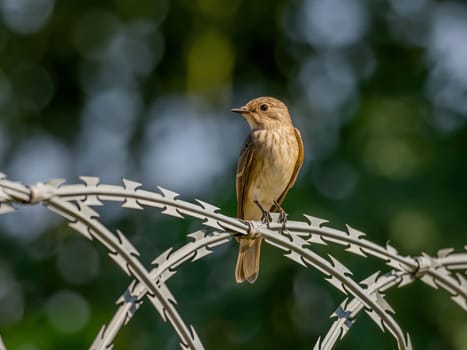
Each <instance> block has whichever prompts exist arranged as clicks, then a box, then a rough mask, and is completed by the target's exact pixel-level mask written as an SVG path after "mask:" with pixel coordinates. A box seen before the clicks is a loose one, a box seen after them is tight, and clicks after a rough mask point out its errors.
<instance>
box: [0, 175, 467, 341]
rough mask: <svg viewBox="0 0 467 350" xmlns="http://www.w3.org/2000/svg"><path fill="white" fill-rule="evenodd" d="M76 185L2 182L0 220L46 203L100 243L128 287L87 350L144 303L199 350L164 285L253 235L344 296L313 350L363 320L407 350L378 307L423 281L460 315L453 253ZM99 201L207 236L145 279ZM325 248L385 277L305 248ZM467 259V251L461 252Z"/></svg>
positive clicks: (463, 262) (127, 188)
mask: <svg viewBox="0 0 467 350" xmlns="http://www.w3.org/2000/svg"><path fill="white" fill-rule="evenodd" d="M80 179H81V180H82V181H83V183H82V184H71V185H67V184H64V181H63V180H52V181H49V182H48V183H37V184H35V185H32V186H25V185H23V184H21V183H18V182H13V181H10V180H8V179H7V178H6V176H5V175H4V174H2V173H0V214H7V213H9V212H11V211H14V210H15V208H14V206H13V205H14V203H23V204H35V203H43V204H44V205H45V206H46V207H48V208H49V209H50V210H52V211H54V212H56V213H57V214H59V215H61V216H62V217H64V218H65V219H67V220H68V221H69V226H70V227H71V228H73V229H74V230H76V231H77V232H79V233H80V234H82V235H84V236H85V237H86V238H88V239H90V240H93V239H95V240H97V241H98V242H100V243H101V244H102V245H103V246H104V247H105V248H106V249H107V250H108V252H109V256H110V257H111V258H112V259H113V261H114V262H115V263H116V264H117V265H118V266H119V267H120V268H121V269H122V270H123V271H125V273H126V274H127V275H129V276H132V277H133V278H134V280H133V281H132V282H131V283H130V285H129V286H128V288H127V289H126V290H125V292H124V293H123V294H122V296H121V297H120V298H119V299H118V300H117V305H119V307H118V309H117V311H116V313H115V314H114V316H113V318H112V320H111V321H110V322H109V323H108V325H107V326H103V327H102V328H101V329H100V331H99V332H98V334H97V336H96V337H95V339H94V342H93V343H92V345H91V347H90V349H93V350H98V349H109V348H111V347H112V346H113V341H114V339H115V336H116V335H117V334H118V332H119V331H120V329H121V328H122V327H123V326H124V325H125V324H127V323H128V322H129V321H130V320H131V318H132V317H133V316H134V314H135V313H136V311H137V310H138V308H139V306H140V305H141V303H142V302H143V300H144V298H148V299H149V301H150V303H151V304H152V306H153V307H154V308H155V309H156V311H157V312H158V313H159V315H160V316H161V318H162V320H163V321H168V322H169V323H170V324H171V325H172V327H173V329H174V331H175V332H176V333H177V335H178V336H179V338H180V346H181V347H182V348H186V349H203V345H202V343H201V341H200V339H199V338H198V336H197V334H196V332H195V330H194V328H193V327H192V326H187V325H186V323H185V322H184V321H183V320H182V318H181V317H180V315H179V314H178V311H177V310H176V308H175V305H176V299H175V298H174V296H173V295H172V294H171V292H170V290H169V289H168V287H167V285H166V282H167V280H168V279H169V278H170V277H172V276H173V275H174V274H175V273H176V270H177V268H179V267H180V266H182V265H183V264H184V263H186V262H193V261H196V260H198V259H201V258H203V257H204V256H206V255H209V254H210V253H211V252H212V250H211V249H212V248H214V247H216V246H219V245H222V244H226V243H227V242H229V241H230V238H231V237H232V236H234V235H247V234H259V235H262V236H263V237H264V238H265V241H266V242H267V243H269V244H271V245H273V246H275V247H277V248H279V249H281V250H283V251H285V253H284V255H285V256H286V257H287V258H289V259H291V260H293V261H295V262H296V263H298V264H300V265H302V266H305V267H308V266H312V267H314V268H315V269H316V270H318V271H320V272H321V273H323V274H324V276H325V277H324V278H325V280H326V281H328V282H329V283H330V284H331V285H332V286H333V287H335V288H336V289H338V290H339V291H340V292H342V293H343V294H345V295H346V299H345V300H344V301H343V302H342V303H341V304H340V305H339V307H338V308H337V309H336V310H335V312H334V313H333V315H331V317H332V318H335V320H334V322H333V323H332V324H331V327H330V328H329V330H328V332H327V333H326V335H325V336H324V337H323V338H318V340H317V342H316V343H315V347H314V349H315V350H322V349H332V348H333V347H334V345H335V344H336V343H337V342H338V341H339V340H341V339H342V338H343V337H344V336H345V334H347V332H348V330H349V329H350V327H351V326H352V324H353V320H354V319H355V318H356V317H357V315H358V314H359V313H360V311H361V310H364V311H365V312H366V313H367V314H368V315H369V316H370V318H371V319H372V320H373V321H374V322H375V323H376V324H377V325H378V327H379V328H380V329H381V330H382V331H385V330H388V331H389V332H390V333H391V334H392V336H393V337H394V338H395V340H396V342H397V345H398V348H399V349H412V344H411V342H410V338H409V336H408V334H407V333H404V332H403V331H402V329H401V328H400V326H399V324H398V323H397V322H396V321H395V319H394V317H393V315H394V310H393V309H392V307H391V306H390V304H389V303H388V302H387V301H386V300H385V299H384V295H385V292H386V291H387V290H389V289H390V288H393V287H398V288H400V287H403V286H405V285H407V284H410V283H412V282H413V281H415V280H417V279H420V280H421V281H423V282H424V283H425V284H428V285H429V286H431V287H433V288H435V289H438V288H441V289H444V290H446V291H447V292H448V293H449V294H450V296H451V299H452V300H453V301H454V302H456V303H457V304H458V305H459V306H460V307H461V308H463V309H464V310H467V280H466V279H465V277H464V276H462V274H461V273H459V271H462V270H464V272H467V253H465V252H461V253H459V252H457V253H456V252H454V250H453V249H451V248H445V249H441V250H439V251H438V255H437V256H436V257H431V256H429V255H427V254H422V255H420V256H418V257H410V256H401V255H400V254H398V252H397V250H396V249H395V248H394V247H392V246H391V245H389V244H386V245H385V246H380V245H377V244H375V243H373V242H371V241H368V240H366V239H365V238H364V236H365V234H364V233H363V232H360V231H358V230H355V229H353V228H352V227H350V226H347V227H346V230H344V231H341V230H337V229H334V228H331V227H328V226H326V224H327V223H328V221H327V220H324V219H320V218H316V217H313V216H309V215H305V218H306V221H305V222H301V221H287V225H286V230H284V231H282V223H279V222H278V219H277V216H274V217H273V221H272V222H271V223H270V224H269V225H265V224H262V223H259V222H245V221H242V220H239V219H237V218H232V217H229V216H226V215H223V214H221V213H219V212H218V211H219V208H217V207H215V206H213V205H211V204H209V203H206V202H203V201H200V200H196V202H197V203H196V204H195V203H190V202H187V201H183V200H181V199H179V198H178V196H179V195H178V194H177V193H175V192H172V191H169V190H166V189H164V188H160V187H159V193H158V192H152V191H147V190H143V189H141V186H142V184H140V183H138V182H134V181H130V180H127V179H123V181H122V185H120V186H119V185H106V184H100V183H99V179H98V178H96V177H81V178H80ZM106 201H117V202H121V203H122V204H121V206H122V207H123V208H129V209H137V210H142V209H144V208H145V207H154V208H159V209H160V210H161V212H162V213H163V214H166V215H170V216H173V217H177V218H184V217H185V216H190V217H194V218H197V219H200V220H201V221H202V223H203V224H204V225H205V226H207V228H206V229H204V230H198V231H196V232H193V233H191V234H189V235H188V237H190V239H191V241H190V242H189V243H187V244H185V245H184V246H182V247H181V248H179V249H177V250H173V249H172V248H171V249H169V250H167V251H166V252H164V253H163V254H161V255H160V256H159V257H157V258H156V259H155V260H154V261H153V268H152V269H151V270H150V271H148V270H147V269H146V268H145V267H144V266H143V264H142V263H141V262H140V260H139V252H138V251H137V250H136V249H135V247H134V246H133V245H132V244H131V243H130V242H129V241H128V240H127V239H126V237H125V235H124V234H123V233H122V232H120V231H118V230H117V231H116V232H115V233H112V231H111V230H109V229H108V228H107V227H106V226H105V225H103V224H102V223H101V222H100V221H99V220H98V218H99V213H98V212H97V211H96V210H94V209H93V208H94V207H99V206H102V205H104V202H106ZM329 243H331V244H332V243H333V244H337V245H340V246H344V247H345V248H344V249H345V250H346V251H347V252H350V253H353V254H356V255H359V256H362V257H367V256H373V257H376V258H378V259H381V260H383V261H384V262H385V264H386V265H387V266H388V267H390V268H391V270H390V271H389V272H388V273H386V274H383V275H381V273H380V272H379V271H377V272H375V273H373V274H372V275H371V276H369V277H368V278H366V279H365V280H363V281H360V282H356V281H354V280H353V279H352V278H351V277H350V276H351V275H352V273H351V271H350V270H349V269H348V268H347V267H346V266H344V265H343V264H342V263H341V262H340V261H338V260H337V259H336V258H334V257H333V256H332V255H329V256H328V257H327V258H323V257H322V256H320V255H318V254H317V253H315V252H314V251H312V250H311V249H310V246H311V245H312V244H321V245H327V244H329ZM466 249H467V246H466ZM349 297H352V299H351V300H350V301H349Z"/></svg>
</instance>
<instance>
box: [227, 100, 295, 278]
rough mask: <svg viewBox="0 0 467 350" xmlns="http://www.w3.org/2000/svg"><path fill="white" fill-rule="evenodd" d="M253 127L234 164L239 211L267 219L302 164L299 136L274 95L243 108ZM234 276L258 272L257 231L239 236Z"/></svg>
mask: <svg viewBox="0 0 467 350" xmlns="http://www.w3.org/2000/svg"><path fill="white" fill-rule="evenodd" d="M232 112H236V113H241V114H242V115H243V117H244V118H245V119H246V121H247V122H248V125H249V126H250V129H251V132H250V134H249V135H248V137H247V139H246V140H245V143H244V144H243V147H242V150H241V153H240V158H239V160H238V164H237V177H236V190H237V217H239V218H240V219H243V220H263V221H267V222H269V212H270V211H280V212H281V213H282V215H283V218H282V219H283V220H285V212H284V211H283V210H282V208H281V206H280V204H281V203H282V201H283V200H284V198H285V196H286V194H287V192H288V191H289V189H290V188H291V187H292V185H293V184H294V183H295V180H296V179H297V175H298V172H299V170H300V168H301V166H302V164H303V142H302V137H301V135H300V132H299V131H298V129H297V128H295V127H294V126H293V124H292V119H291V118H290V115H289V111H288V109H287V106H286V105H285V104H284V103H283V102H281V101H279V100H277V99H275V98H272V97H259V98H255V99H253V100H251V101H250V102H248V103H247V104H246V105H245V106H243V107H241V108H235V109H232ZM238 241H239V243H240V249H239V252H238V259H237V266H236V268H235V279H236V281H237V283H241V282H243V281H245V280H247V281H248V282H250V283H254V282H255V281H256V279H257V277H258V272H259V256H260V252H261V242H262V238H261V237H251V236H250V237H249V236H245V237H241V238H238Z"/></svg>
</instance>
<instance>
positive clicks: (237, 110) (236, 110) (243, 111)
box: [232, 106, 250, 114]
mask: <svg viewBox="0 0 467 350" xmlns="http://www.w3.org/2000/svg"><path fill="white" fill-rule="evenodd" d="M232 112H234V113H241V114H243V113H250V111H249V110H248V109H247V108H246V107H245V106H243V107H240V108H232Z"/></svg>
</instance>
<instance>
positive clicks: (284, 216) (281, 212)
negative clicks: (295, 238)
mask: <svg viewBox="0 0 467 350" xmlns="http://www.w3.org/2000/svg"><path fill="white" fill-rule="evenodd" d="M274 205H275V206H276V208H277V209H278V210H279V222H280V223H282V226H281V233H282V232H284V231H285V225H286V224H287V215H288V214H287V213H286V212H285V210H284V208H282V207H281V205H280V204H279V203H278V202H277V201H274Z"/></svg>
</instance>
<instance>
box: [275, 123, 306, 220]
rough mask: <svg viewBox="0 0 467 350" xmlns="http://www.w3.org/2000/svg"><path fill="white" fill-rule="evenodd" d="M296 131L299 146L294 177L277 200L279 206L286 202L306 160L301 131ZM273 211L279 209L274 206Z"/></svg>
mask: <svg viewBox="0 0 467 350" xmlns="http://www.w3.org/2000/svg"><path fill="white" fill-rule="evenodd" d="M294 131H295V138H296V139H297V144H298V157H297V162H296V163H295V168H294V170H293V173H292V176H291V177H290V181H289V184H288V185H287V187H286V188H285V190H284V192H282V194H281V195H280V196H279V198H278V199H277V202H278V203H279V204H282V201H283V200H284V198H285V196H286V195H287V192H289V190H290V188H291V187H292V186H293V184H294V183H295V180H296V179H297V176H298V172H299V171H300V168H301V167H302V164H303V159H304V151H303V149H304V147H303V141H302V135H300V131H298V129H297V128H295V129H294ZM273 209H274V211H275V210H277V209H278V208H275V206H273Z"/></svg>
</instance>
